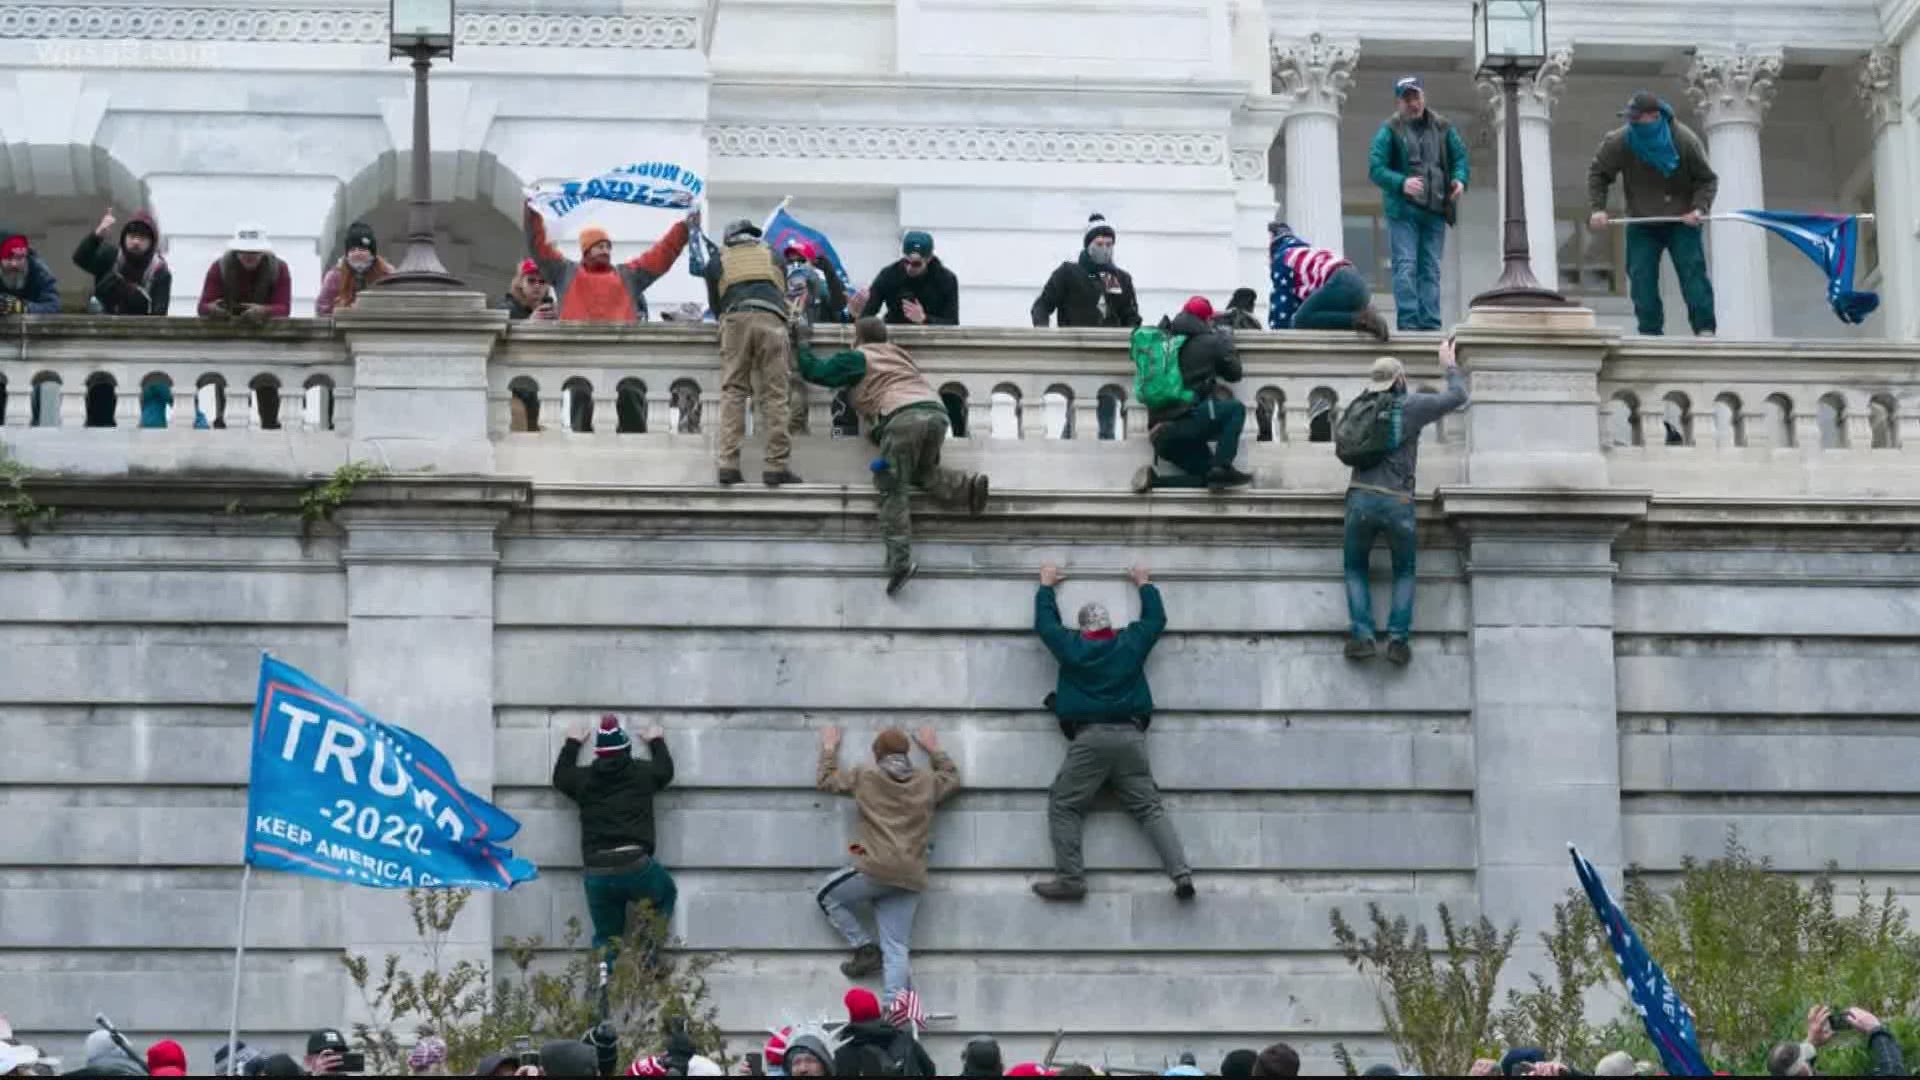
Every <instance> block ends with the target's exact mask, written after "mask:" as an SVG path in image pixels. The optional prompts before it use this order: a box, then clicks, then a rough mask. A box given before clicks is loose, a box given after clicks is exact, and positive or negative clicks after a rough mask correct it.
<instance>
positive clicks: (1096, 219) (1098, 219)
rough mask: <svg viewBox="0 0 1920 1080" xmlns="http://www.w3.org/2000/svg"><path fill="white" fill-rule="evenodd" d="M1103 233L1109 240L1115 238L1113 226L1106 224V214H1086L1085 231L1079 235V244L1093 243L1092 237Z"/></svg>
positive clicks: (1084, 245)
mask: <svg viewBox="0 0 1920 1080" xmlns="http://www.w3.org/2000/svg"><path fill="white" fill-rule="evenodd" d="M1103 233H1104V234H1106V237H1107V239H1109V240H1113V239H1116V237H1115V235H1114V231H1113V226H1112V225H1109V224H1107V218H1106V215H1104V214H1089V215H1087V231H1086V232H1085V233H1082V234H1081V236H1080V246H1081V247H1086V246H1087V245H1088V244H1091V243H1093V238H1094V237H1096V236H1099V235H1101V234H1103Z"/></svg>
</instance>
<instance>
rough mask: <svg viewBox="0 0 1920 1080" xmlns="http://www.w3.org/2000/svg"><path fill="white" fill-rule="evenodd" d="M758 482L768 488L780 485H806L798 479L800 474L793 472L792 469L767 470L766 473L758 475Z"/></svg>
mask: <svg viewBox="0 0 1920 1080" xmlns="http://www.w3.org/2000/svg"><path fill="white" fill-rule="evenodd" d="M760 482H761V483H763V484H765V485H767V486H768V487H779V486H780V485H781V484H804V483H806V481H805V480H802V479H800V474H799V473H797V472H794V471H793V470H792V469H768V470H767V471H766V472H763V473H761V474H760Z"/></svg>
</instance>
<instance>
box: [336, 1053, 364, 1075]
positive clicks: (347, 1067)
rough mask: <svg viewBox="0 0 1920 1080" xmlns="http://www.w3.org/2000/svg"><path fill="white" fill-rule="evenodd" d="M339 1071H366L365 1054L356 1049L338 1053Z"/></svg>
mask: <svg viewBox="0 0 1920 1080" xmlns="http://www.w3.org/2000/svg"><path fill="white" fill-rule="evenodd" d="M340 1071H341V1072H345V1073H363V1072H366V1071H367V1055H366V1054H364V1053H361V1052H360V1051H358V1050H349V1051H347V1052H346V1053H344V1054H341V1055H340Z"/></svg>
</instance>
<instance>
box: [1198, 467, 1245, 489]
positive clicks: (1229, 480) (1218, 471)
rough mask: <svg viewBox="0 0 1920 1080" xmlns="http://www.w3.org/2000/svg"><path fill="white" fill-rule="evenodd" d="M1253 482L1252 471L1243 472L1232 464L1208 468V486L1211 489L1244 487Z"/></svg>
mask: <svg viewBox="0 0 1920 1080" xmlns="http://www.w3.org/2000/svg"><path fill="white" fill-rule="evenodd" d="M1251 483H1253V474H1252V473H1243V472H1241V471H1240V470H1239V469H1236V468H1234V467H1233V466H1231V465H1215V466H1214V467H1213V468H1211V469H1208V470H1207V488H1208V490H1210V491H1226V490H1227V489H1229V488H1242V487H1246V486H1247V485H1248V484H1251Z"/></svg>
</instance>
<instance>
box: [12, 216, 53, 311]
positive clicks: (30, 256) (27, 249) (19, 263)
mask: <svg viewBox="0 0 1920 1080" xmlns="http://www.w3.org/2000/svg"><path fill="white" fill-rule="evenodd" d="M59 311H60V286H59V285H58V284H57V283H56V282H55V281H54V277H53V271H52V270H50V269H48V268H47V264H46V262H45V261H43V260H42V259H41V258H40V256H39V255H37V254H35V253H34V250H33V244H32V242H31V241H29V240H28V239H27V238H26V236H24V235H23V234H21V233H17V232H14V231H13V230H11V229H6V228H0V315H54V314H57V313H58V312H59Z"/></svg>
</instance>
